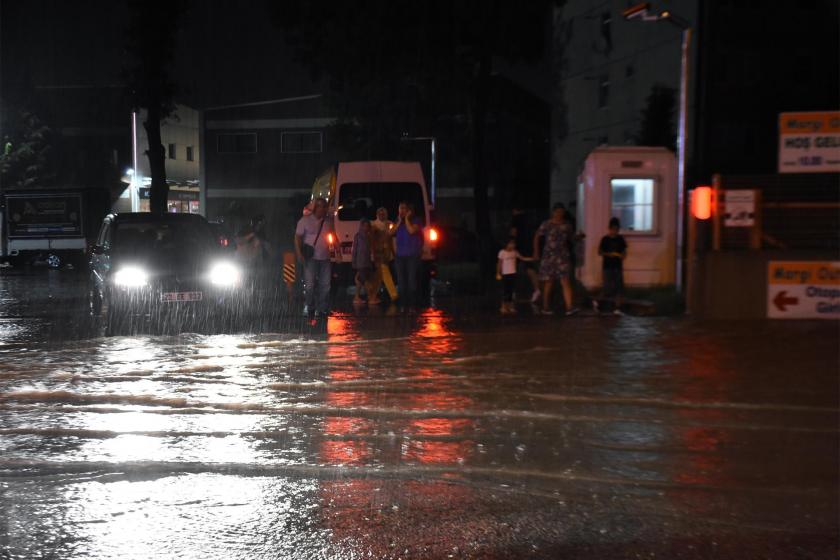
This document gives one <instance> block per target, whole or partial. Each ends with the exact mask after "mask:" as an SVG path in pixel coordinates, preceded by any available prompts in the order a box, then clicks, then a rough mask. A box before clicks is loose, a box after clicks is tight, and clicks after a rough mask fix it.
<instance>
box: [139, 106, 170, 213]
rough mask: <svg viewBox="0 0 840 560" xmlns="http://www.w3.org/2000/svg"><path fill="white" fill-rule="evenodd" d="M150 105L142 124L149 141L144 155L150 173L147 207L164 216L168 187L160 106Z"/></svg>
mask: <svg viewBox="0 0 840 560" xmlns="http://www.w3.org/2000/svg"><path fill="white" fill-rule="evenodd" d="M151 105H152V106H151V107H149V108H148V109H147V111H148V112H147V114H146V122H144V123H143V127H144V128H145V129H146V136H147V137H148V139H149V149H148V150H146V155H147V156H149V169H150V170H151V172H152V187H151V191H150V194H149V206H150V207H151V211H152V213H154V214H165V213H166V211H167V204H166V203H167V200H168V199H169V185H168V184H167V183H166V152H165V151H164V149H163V144H162V143H161V139H160V105H159V104H157V103H151Z"/></svg>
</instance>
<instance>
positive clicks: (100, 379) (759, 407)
mask: <svg viewBox="0 0 840 560" xmlns="http://www.w3.org/2000/svg"><path fill="white" fill-rule="evenodd" d="M54 272H55V271H51V272H50V273H46V272H44V273H38V274H34V275H29V276H26V275H17V274H15V275H12V274H8V273H3V274H4V275H0V558H12V559H24V558H62V559H82V558H84V559H88V558H194V559H199V558H201V559H205V558H219V559H223V558H224V559H227V558H348V559H350V558H368V557H371V558H649V557H654V556H655V557H658V558H710V557H715V558H771V557H772V558H830V557H834V555H835V554H836V551H837V546H838V468H839V465H838V375H837V373H838V368H837V365H838V364H837V357H838V356H837V341H838V328H837V325H836V324H834V323H833V322H828V321H826V322H772V323H771V322H729V323H701V322H695V321H692V320H691V319H688V318H684V317H680V318H667V317H644V318H643V317H622V318H614V317H610V318H604V317H597V316H586V315H583V316H579V317H574V318H570V319H565V318H562V317H534V316H530V315H529V314H527V313H524V312H523V313H520V314H519V315H518V316H516V317H512V318H508V317H505V318H501V317H498V316H497V315H496V314H494V313H493V312H492V311H491V310H492V309H493V308H492V307H489V306H480V305H478V304H475V305H473V303H471V302H464V301H458V300H457V299H456V298H453V299H451V300H445V301H440V302H438V305H437V306H436V307H435V308H433V309H428V310H426V311H424V312H422V313H421V314H419V315H418V316H392V315H389V314H388V313H387V312H385V311H384V310H383V312H382V313H373V312H365V313H361V314H354V313H353V312H352V310H351V309H348V310H346V311H339V312H337V313H336V314H334V315H333V316H332V317H330V318H329V319H328V321H327V324H326V325H325V327H324V328H322V329H316V330H306V329H301V328H299V323H300V319H301V318H296V319H295V320H293V319H292V318H291V317H290V316H289V317H282V318H280V319H278V320H277V321H275V323H274V325H273V327H274V330H270V331H263V332H260V333H256V332H248V329H243V330H242V332H233V333H227V334H181V335H148V334H141V335H138V336H133V337H110V338H104V337H100V336H98V335H97V334H95V333H92V332H88V331H87V330H86V327H85V318H84V299H83V294H82V293H81V292H82V291H83V290H80V288H79V285H78V283H74V282H72V281H68V280H67V278H66V277H61V276H58V275H57V274H54Z"/></svg>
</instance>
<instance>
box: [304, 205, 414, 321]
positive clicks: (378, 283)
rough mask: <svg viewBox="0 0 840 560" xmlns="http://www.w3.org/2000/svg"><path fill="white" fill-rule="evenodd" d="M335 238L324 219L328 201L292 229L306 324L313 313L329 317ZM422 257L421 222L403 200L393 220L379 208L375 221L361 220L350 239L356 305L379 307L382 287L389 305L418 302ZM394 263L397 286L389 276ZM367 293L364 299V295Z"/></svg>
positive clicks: (405, 307) (407, 307)
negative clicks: (332, 247) (300, 264)
mask: <svg viewBox="0 0 840 560" xmlns="http://www.w3.org/2000/svg"><path fill="white" fill-rule="evenodd" d="M329 239H335V230H334V226H333V222H332V218H331V217H329V216H328V215H327V201H326V200H325V199H323V198H317V199H315V200H314V201H313V205H312V212H311V213H309V214H308V215H305V216H303V217H302V218H301V219H300V220H299V221H298V224H297V228H296V230H295V253H296V255H297V259H298V262H302V263H303V286H304V297H305V306H306V307H305V309H306V313H307V315H308V317H309V319H310V320H314V319H315V317H316V315H321V316H326V315H328V314H329V294H330V279H331V276H332V272H331V265H330V253H331V247H330V242H329ZM422 253H423V224H422V222H421V221H420V219H419V218H417V217H416V216H415V215H414V209H413V207H412V206H411V204H409V203H407V202H401V203H400V204H399V207H398V213H397V221H396V223H394V222H392V221H390V220H389V218H388V210H387V209H386V208H379V209H378V210H377V211H376V219H375V220H373V221H370V220H367V219H365V218H363V219H361V220H360V222H359V231H358V233H356V236H355V238H354V240H353V253H352V266H353V270H354V273H355V278H354V280H355V284H356V295H355V297H354V299H353V303H354V304H355V305H364V304H367V305H378V304H379V303H381V300H380V298H379V292H380V289H381V288H382V286H383V285H384V287H385V290H386V291H387V293H388V296H389V298H390V299H391V302H399V305H400V308H401V310H402V311H406V310H411V309H413V308H414V307H415V306H416V305H418V303H419V291H418V285H419V282H418V280H419V278H418V275H419V273H420V260H421V256H422ZM392 263H393V264H394V265H395V269H396V273H397V286H399V291H397V286H395V285H394V280H393V278H392V276H391V265H392ZM363 291H364V292H365V293H366V294H367V300H364V299H363V298H362V297H361V296H362V292H363Z"/></svg>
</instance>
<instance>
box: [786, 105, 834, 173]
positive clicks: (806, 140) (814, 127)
mask: <svg viewBox="0 0 840 560" xmlns="http://www.w3.org/2000/svg"><path fill="white" fill-rule="evenodd" d="M838 171H840V111H821V112H806V113H781V114H780V115H779V173H831V172H838Z"/></svg>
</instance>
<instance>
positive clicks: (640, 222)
mask: <svg viewBox="0 0 840 560" xmlns="http://www.w3.org/2000/svg"><path fill="white" fill-rule="evenodd" d="M610 187H611V191H612V215H613V216H614V217H616V218H618V219H619V220H621V229H622V230H623V231H631V232H636V233H654V216H655V215H656V203H655V200H656V198H655V196H654V182H653V179H632V178H622V179H611V180H610Z"/></svg>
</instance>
